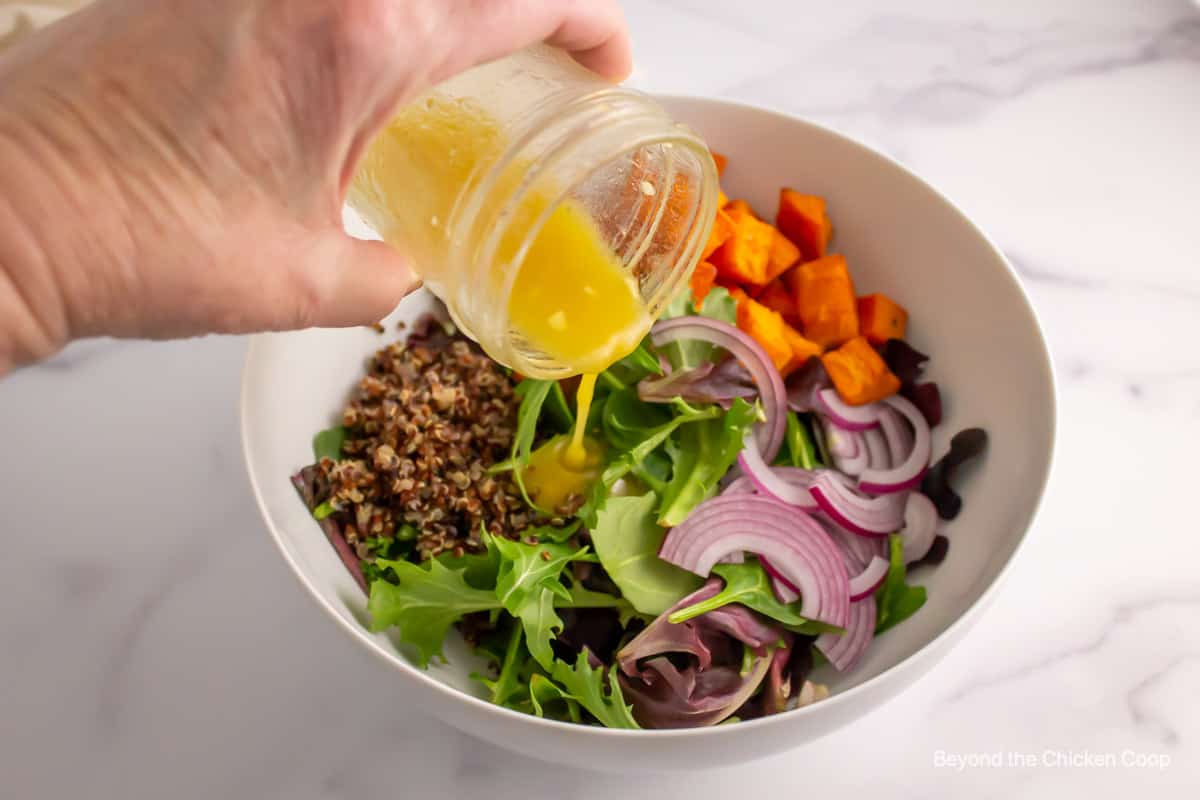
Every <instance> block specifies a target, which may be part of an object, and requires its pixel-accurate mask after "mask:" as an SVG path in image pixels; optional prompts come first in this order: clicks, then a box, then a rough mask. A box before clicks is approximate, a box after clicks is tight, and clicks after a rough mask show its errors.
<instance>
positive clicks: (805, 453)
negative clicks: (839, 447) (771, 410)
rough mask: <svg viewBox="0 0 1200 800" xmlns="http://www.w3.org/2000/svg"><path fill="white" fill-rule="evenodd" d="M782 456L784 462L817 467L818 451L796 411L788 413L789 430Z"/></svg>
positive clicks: (811, 467) (792, 464)
mask: <svg viewBox="0 0 1200 800" xmlns="http://www.w3.org/2000/svg"><path fill="white" fill-rule="evenodd" d="M783 443H784V447H783V451H782V454H781V455H782V457H783V459H784V463H786V464H790V465H791V466H793V467H801V468H803V469H816V468H817V451H816V447H815V445H814V444H813V441H812V438H811V437H810V436H809V435H808V428H807V427H806V426H805V424H804V422H802V421H801V419H800V416H799V415H798V414H797V413H796V412H795V411H789V412H788V415H787V432H786V433H785V435H784V438H783Z"/></svg>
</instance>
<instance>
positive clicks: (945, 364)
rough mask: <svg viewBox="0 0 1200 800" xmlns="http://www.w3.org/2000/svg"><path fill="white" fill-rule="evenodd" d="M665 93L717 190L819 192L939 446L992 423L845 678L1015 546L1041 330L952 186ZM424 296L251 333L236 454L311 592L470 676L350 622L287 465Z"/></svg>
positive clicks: (940, 609)
mask: <svg viewBox="0 0 1200 800" xmlns="http://www.w3.org/2000/svg"><path fill="white" fill-rule="evenodd" d="M664 103H665V104H667V105H668V107H669V109H670V110H671V111H672V112H673V113H674V114H675V116H676V117H677V118H678V119H680V120H681V121H683V122H685V123H687V124H689V125H691V126H692V127H694V128H695V129H696V130H698V131H699V132H700V133H701V134H702V135H703V136H704V137H705V138H706V139H707V140H708V142H709V143H710V145H711V146H712V148H713V149H714V150H717V151H719V152H721V153H723V154H725V155H727V156H728V157H729V159H730V165H729V168H728V171H727V172H726V174H725V177H724V180H723V186H724V188H725V191H726V192H727V194H728V195H729V196H730V197H741V198H745V199H746V200H748V201H749V202H750V203H751V204H752V205H753V207H754V208H755V209H756V210H757V211H758V213H759V214H760V215H764V216H766V217H767V218H771V217H773V215H774V212H775V207H776V202H777V199H778V191H779V188H780V187H781V186H783V185H787V186H790V187H793V188H796V189H799V190H801V191H804V192H807V193H811V194H818V195H822V196H824V197H826V198H827V199H828V202H829V208H830V213H831V216H832V218H833V221H834V224H835V226H836V228H835V232H834V239H833V250H834V251H835V252H840V253H843V254H844V255H845V256H846V258H847V259H848V262H849V265H850V268H851V273H852V275H853V276H854V279H855V282H856V288H857V290H858V293H859V294H867V293H870V292H875V291H881V292H885V293H887V294H888V295H889V296H890V297H892V298H894V299H896V300H897V301H899V302H900V303H901V304H902V305H904V306H905V307H906V308H907V309H908V310H909V314H910V323H909V324H910V328H909V331H910V332H909V337H908V338H909V340H910V341H911V342H912V344H913V345H914V346H915V347H917V348H918V349H920V350H923V351H925V352H926V353H928V354H929V355H930V356H931V362H930V367H929V370H928V373H927V374H928V376H929V378H930V379H932V380H936V381H937V382H938V384H939V386H940V387H941V389H942V395H943V400H944V404H945V421H944V423H943V424H942V425H941V426H940V427H939V428H938V429H937V431H935V440H934V443H935V457H937V456H940V454H941V453H942V452H944V451H945V448H946V444H947V441H948V439H949V437H950V436H951V435H952V434H953V433H954V432H956V431H958V430H961V429H962V428H964V427H968V426H982V427H984V428H986V429H987V431H988V432H989V434H990V435H991V440H990V446H989V451H988V453H987V455H986V457H985V459H983V462H982V463H981V464H980V465H978V467H973V468H971V469H970V470H969V471H968V472H966V473H965V474H964V478H965V480H964V482H963V486H964V492H963V494H964V498H965V504H964V509H963V512H962V514H961V516H960V517H959V518H958V519H957V520H955V521H954V522H952V523H949V524H948V525H947V528H946V531H945V532H946V533H947V535H948V536H949V537H950V539H951V542H952V544H951V548H950V553H949V557H948V558H947V560H946V561H945V563H944V564H943V565H942V566H941V567H938V568H934V569H930V568H925V569H922V570H920V571H919V572H917V573H916V574H915V575H914V580H915V582H917V583H922V584H924V585H926V586H927V587H928V591H929V600H928V603H927V604H926V606H925V607H924V608H923V609H922V610H921V611H920V612H919V613H918V614H916V615H915V616H914V617H912V618H911V619H909V620H908V621H907V622H905V623H904V624H902V625H900V626H899V627H897V628H894V629H893V630H892V631H890V632H888V633H887V634H886V635H884V636H882V637H881V638H880V639H879V640H877V641H876V642H875V643H874V644H873V645H872V647H871V648H870V650H869V651H868V652H867V655H866V657H865V658H864V660H863V661H862V662H861V663H860V665H859V666H858V667H857V668H856V669H854V670H853V671H852V672H851V673H850V674H847V675H844V676H841V675H837V674H834V673H832V672H830V673H827V674H825V675H824V676H823V678H824V679H825V680H827V681H828V682H829V683H830V688H831V690H832V691H833V692H834V693H838V692H845V691H846V690H847V689H849V688H850V687H853V686H856V685H858V684H861V683H863V682H865V681H868V680H871V679H872V678H874V677H876V676H878V675H880V674H881V673H883V672H885V671H886V670H888V669H889V668H890V667H892V666H894V665H896V664H898V663H899V662H901V661H903V660H904V659H906V658H907V657H909V656H911V655H912V654H914V653H916V652H917V651H919V650H921V649H922V648H923V647H925V646H926V645H927V644H929V643H930V642H931V641H933V640H934V639H935V638H936V637H938V636H939V635H940V634H942V633H943V632H945V631H946V630H947V629H948V628H949V626H951V624H952V623H954V622H955V621H956V620H958V619H959V618H960V617H961V616H962V615H963V614H964V612H966V611H967V610H968V609H970V608H971V607H972V606H973V605H974V604H975V603H976V602H977V601H978V600H980V598H981V597H982V596H983V594H984V592H985V591H986V590H987V589H988V588H989V587H990V586H991V585H992V584H993V582H994V581H995V580H996V578H997V577H998V575H999V574H1000V572H1001V571H1002V569H1003V568H1004V567H1005V565H1006V564H1007V562H1008V561H1009V560H1010V558H1011V557H1012V555H1013V553H1014V552H1015V551H1016V549H1017V547H1018V545H1019V543H1020V541H1021V539H1022V537H1023V536H1024V534H1025V531H1026V529H1027V527H1028V526H1029V523H1030V522H1031V520H1032V517H1033V514H1034V512H1035V510H1036V507H1037V504H1038V501H1039V499H1040V495H1041V492H1042V488H1043V486H1044V483H1045V480H1046V477H1047V473H1048V470H1049V464H1050V456H1051V450H1052V445H1053V428H1054V410H1055V405H1054V392H1053V380H1052V377H1051V372H1050V366H1049V360H1048V357H1047V353H1046V348H1045V344H1044V341H1043V339H1042V336H1041V333H1040V331H1039V328H1038V325H1037V322H1036V319H1035V318H1034V315H1033V312H1032V311H1031V309H1030V306H1029V304H1028V301H1027V300H1026V298H1025V295H1024V294H1023V292H1022V291H1021V289H1020V287H1019V285H1018V283H1017V281H1016V278H1015V277H1014V274H1013V271H1012V269H1011V268H1010V267H1009V266H1008V264H1007V263H1006V262H1005V260H1004V259H1003V257H1002V256H1001V255H1000V253H999V252H998V251H997V250H996V249H995V248H994V247H993V246H992V245H991V244H990V243H989V242H988V240H987V239H986V237H984V236H983V235H982V234H981V233H980V232H979V231H978V229H977V228H975V226H974V225H972V224H971V223H970V222H969V221H968V220H967V219H966V218H965V217H964V216H963V215H962V213H961V212H959V211H958V210H957V209H956V208H955V207H954V206H953V205H952V204H951V203H950V202H949V201H947V200H946V199H945V198H943V197H942V196H941V195H939V194H938V193H937V192H935V191H934V190H933V189H931V188H930V187H929V186H927V185H926V184H925V183H923V182H922V181H921V180H919V179H917V178H916V177H914V176H913V175H911V174H910V173H909V172H907V171H906V170H904V169H903V168H901V167H899V166H898V165H896V164H895V163H894V162H892V161H890V160H888V159H886V158H885V157H883V156H881V155H879V154H877V153H875V152H873V151H871V150H869V149H867V148H865V147H863V146H861V145H859V144H856V143H854V142H852V141H850V140H848V139H845V138H843V137H841V136H839V135H837V134H835V133H832V132H830V131H828V130H825V129H823V128H820V127H817V126H813V125H810V124H807V123H803V122H800V121H798V120H795V119H792V118H789V117H786V116H783V115H778V114H774V113H771V112H768V111H764V110H761V109H755V108H749V107H745V106H738V105H734V104H730V103H726V102H722V101H715V100H700V99H689V98H668V99H665V100H664ZM356 232H362V231H361V229H358V231H356ZM429 303H430V299H429V297H428V296H426V295H424V294H421V293H418V294H416V295H414V296H412V297H411V298H409V299H408V300H406V301H405V302H404V303H403V304H402V305H401V307H400V308H399V309H397V311H396V313H395V314H393V315H392V317H391V318H390V319H389V321H388V323H387V325H388V327H387V331H386V333H385V334H384V335H380V334H378V333H375V332H373V331H371V330H368V329H349V330H310V331H303V332H298V333H286V334H269V335H263V336H259V337H256V338H255V339H254V341H253V343H252V345H251V349H250V354H249V356H248V359H247V364H246V372H245V378H244V393H243V408H242V412H243V434H244V438H245V449H246V458H247V463H248V467H249V471H250V475H251V479H252V481H253V483H254V485H255V488H256V491H257V492H258V495H259V499H260V503H261V506H262V509H263V512H264V515H265V517H266V520H267V523H268V526H269V527H270V528H271V530H272V532H273V533H274V535H275V536H276V538H277V540H278V542H279V544H280V546H281V548H282V550H283V552H284V554H285V556H286V557H287V558H288V560H289V561H290V562H291V564H292V565H293V567H294V568H295V570H296V571H297V573H298V575H299V576H300V578H301V579H302V581H303V582H304V583H305V584H306V586H307V587H308V588H309V589H310V590H311V591H312V592H313V593H314V594H315V595H316V596H317V597H318V598H319V599H320V600H321V601H322V604H323V605H325V606H326V607H327V608H328V609H329V610H331V611H332V612H333V613H334V614H336V615H338V616H340V617H341V618H342V620H343V621H345V622H346V623H347V625H346V627H347V629H348V630H350V631H351V632H352V633H353V634H354V635H355V636H356V637H357V638H359V639H360V641H362V642H363V643H364V644H365V645H366V646H367V647H369V648H372V649H374V650H375V651H376V653H377V654H378V655H381V656H383V657H385V658H387V659H389V660H391V661H392V663H393V664H395V665H396V666H397V667H398V668H399V669H400V670H401V671H402V672H404V673H407V674H408V675H410V676H413V677H416V678H417V679H418V680H428V679H432V680H435V681H439V682H441V683H442V684H444V685H448V686H453V687H455V688H458V689H461V690H463V691H465V692H470V693H472V694H478V691H477V687H476V685H475V684H474V683H473V682H472V681H470V680H469V679H468V677H467V676H468V674H469V673H470V672H471V671H472V670H473V669H476V668H477V664H476V663H475V662H474V661H472V659H471V657H470V656H469V655H468V653H467V652H466V650H465V648H464V647H463V646H462V644H461V642H458V641H453V642H449V643H448V644H449V646H448V647H447V651H446V654H447V656H448V661H449V663H448V664H446V665H439V666H435V667H434V668H432V669H431V670H430V671H429V672H428V673H426V672H423V671H420V670H416V669H415V668H414V667H412V666H411V665H410V663H409V662H408V660H407V658H406V656H405V654H404V652H403V650H401V649H399V648H398V647H397V644H396V642H395V641H394V640H393V639H391V638H389V637H388V636H385V635H374V634H369V633H367V632H366V631H365V630H364V629H363V628H362V627H361V625H360V623H361V621H362V619H363V610H364V607H365V599H364V597H363V596H362V593H361V592H360V591H359V590H358V588H357V586H356V585H355V583H354V581H353V580H352V579H351V578H350V576H349V575H348V574H347V573H346V571H345V569H344V568H343V566H342V564H341V563H340V562H339V560H338V559H337V557H336V555H335V554H334V551H333V549H332V548H331V547H330V546H329V544H328V543H327V542H326V540H325V538H324V536H323V534H322V533H321V531H320V530H319V528H318V527H317V525H316V524H315V523H314V522H313V520H312V518H311V517H310V516H309V514H308V512H307V511H306V510H305V508H304V506H303V505H302V504H301V502H300V500H299V499H298V497H297V496H296V494H295V492H294V490H293V489H292V486H291V484H290V483H289V481H288V478H289V476H290V475H291V474H292V473H293V472H295V471H296V470H297V469H298V468H299V467H301V466H303V465H305V464H307V463H309V462H310V461H311V457H312V454H311V447H310V442H311V437H312V435H313V434H314V433H315V432H316V431H318V430H320V429H322V428H325V427H328V426H329V425H331V424H335V422H336V421H337V419H338V417H339V414H340V409H341V407H342V405H343V404H344V402H345V400H346V399H347V397H348V395H349V393H350V391H351V390H352V389H353V387H354V386H355V385H356V383H357V380H358V378H359V377H360V375H361V372H362V368H363V365H364V363H365V360H366V359H367V358H368V357H369V356H370V355H371V354H372V353H373V352H374V351H375V350H376V349H377V348H379V347H381V346H382V345H383V344H384V343H385V342H387V341H391V340H392V339H394V338H396V337H398V336H402V335H403V334H402V333H401V332H400V331H398V330H397V329H396V327H395V323H396V322H397V321H399V320H402V319H411V318H413V317H415V316H417V315H419V314H420V313H421V312H423V311H424V310H425V309H427V308H428V306H429ZM451 638H453V637H451ZM820 708H821V704H817V705H816V706H814V707H812V708H810V709H805V710H804V712H805V713H820ZM735 727H736V726H735Z"/></svg>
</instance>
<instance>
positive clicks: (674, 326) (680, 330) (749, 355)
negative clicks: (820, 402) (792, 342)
mask: <svg viewBox="0 0 1200 800" xmlns="http://www.w3.org/2000/svg"><path fill="white" fill-rule="evenodd" d="M650 339H651V341H653V342H654V344H655V346H659V347H661V346H662V345H664V344H668V343H670V342H677V341H681V340H685V339H698V340H700V341H705V342H708V343H709V344H714V345H716V346H717V347H721V348H723V349H725V350H726V351H728V352H729V354H730V355H731V356H733V357H734V358H736V359H737V360H738V361H739V362H740V363H741V365H742V366H743V367H745V368H746V371H747V372H749V373H750V377H751V379H752V380H753V381H754V385H755V386H757V387H758V397H759V399H760V400H761V401H762V405H763V413H764V414H765V415H766V420H765V421H764V422H762V423H760V424H759V425H758V426H756V427H757V430H756V432H755V437H756V439H757V441H758V447H759V450H760V451H761V452H762V458H763V461H765V462H766V463H768V464H769V463H771V462H772V461H774V460H775V456H776V455H778V454H779V447H780V445H782V444H783V435H784V430H785V428H786V427H787V391H786V389H784V386H783V378H781V377H780V375H779V370H777V369H776V368H775V364H774V363H773V362H772V361H771V358H770V356H768V355H767V354H766V351H764V350H763V349H762V345H760V344H759V343H758V342H756V341H754V340H753V339H752V338H750V337H749V336H747V335H746V334H744V333H742V332H741V331H740V330H738V329H737V328H735V327H733V326H732V325H728V324H726V323H724V322H721V321H720V320H715V319H709V318H708V317H675V318H674V319H668V320H662V321H660V322H656V323H655V324H654V327H653V328H651V329H650Z"/></svg>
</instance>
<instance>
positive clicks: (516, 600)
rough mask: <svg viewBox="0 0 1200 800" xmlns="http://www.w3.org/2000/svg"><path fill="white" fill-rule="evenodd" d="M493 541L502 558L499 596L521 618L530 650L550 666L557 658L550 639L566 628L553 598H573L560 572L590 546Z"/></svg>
mask: <svg viewBox="0 0 1200 800" xmlns="http://www.w3.org/2000/svg"><path fill="white" fill-rule="evenodd" d="M492 545H493V546H495V548H496V550H497V551H498V552H499V553H500V557H501V558H502V559H503V563H501V565H500V573H499V576H498V577H497V578H496V598H497V599H498V600H499V601H500V604H501V605H502V606H503V607H504V610H505V611H507V612H508V613H510V614H512V615H513V616H514V617H516V618H518V619H519V620H521V624H522V625H523V626H524V628H525V644H526V646H527V647H528V648H529V652H530V654H531V655H532V656H533V657H534V658H535V659H536V660H537V662H538V663H539V664H541V665H542V667H543V668H545V669H550V667H551V664H552V663H553V662H554V651H553V650H552V649H551V647H550V640H551V639H553V638H554V637H555V635H556V633H557V632H558V631H561V630H562V629H563V621H562V619H561V618H560V617H559V616H558V614H557V613H555V611H554V598H555V596H556V595H557V596H558V597H560V598H562V599H563V600H566V601H568V602H569V601H570V594H569V593H568V592H567V587H565V586H563V584H562V582H561V580H560V576H561V575H562V571H563V567H565V566H566V565H567V564H568V563H569V562H571V561H574V560H576V559H578V558H579V557H581V556H584V555H586V554H587V548H586V547H584V548H580V549H578V550H577V549H575V548H571V547H567V546H566V545H561V544H554V543H553V542H547V543H542V544H538V545H528V544H524V543H522V542H513V541H510V540H508V539H500V538H492Z"/></svg>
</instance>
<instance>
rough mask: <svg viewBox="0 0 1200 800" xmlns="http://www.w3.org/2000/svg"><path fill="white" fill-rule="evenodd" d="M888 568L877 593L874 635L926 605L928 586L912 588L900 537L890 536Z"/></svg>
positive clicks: (896, 535)
mask: <svg viewBox="0 0 1200 800" xmlns="http://www.w3.org/2000/svg"><path fill="white" fill-rule="evenodd" d="M888 550H889V553H888V554H889V562H890V563H889V565H888V574H887V577H886V578H884V579H883V585H882V586H880V587H879V588H878V589H876V590H875V605H876V606H877V607H878V609H879V611H878V616H877V617H876V619H875V635H876V636H878V635H879V634H881V633H883V632H884V631H886V630H887V629H888V628H891V627H893V626H895V625H899V624H900V623H901V622H903V621H904V620H906V619H908V618H909V617H911V616H912V615H913V614H915V613H917V609H919V608H920V607H921V606H923V605H925V587H924V586H909V585H908V583H907V582H906V573H907V571H906V570H905V568H904V542H903V540H902V539H901V538H900V536H899V535H898V534H895V533H893V534H892V535H891V536H889V537H888Z"/></svg>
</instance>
